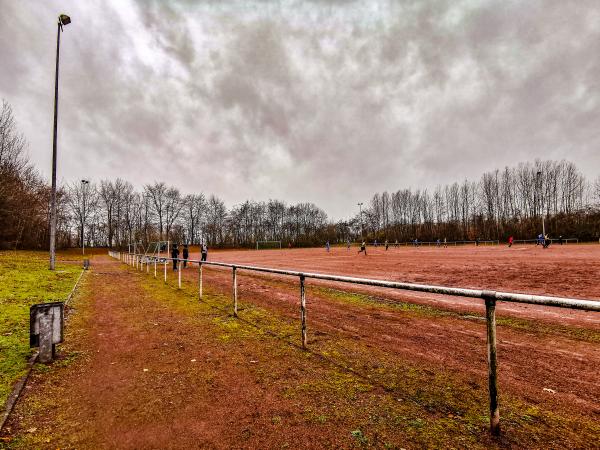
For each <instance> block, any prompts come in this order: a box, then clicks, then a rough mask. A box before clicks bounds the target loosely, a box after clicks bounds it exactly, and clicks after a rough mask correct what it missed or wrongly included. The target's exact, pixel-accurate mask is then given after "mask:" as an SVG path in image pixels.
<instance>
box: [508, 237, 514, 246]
mask: <svg viewBox="0 0 600 450" xmlns="http://www.w3.org/2000/svg"><path fill="white" fill-rule="evenodd" d="M513 240H514V239H513V237H512V236H509V237H508V248H511V247H512V245H513Z"/></svg>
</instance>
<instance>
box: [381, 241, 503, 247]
mask: <svg viewBox="0 0 600 450" xmlns="http://www.w3.org/2000/svg"><path fill="white" fill-rule="evenodd" d="M468 244H474V245H477V244H479V245H498V244H500V241H498V240H481V241H446V242H444V241H441V240H440V242H438V241H419V242H418V243H417V244H415V242H414V241H406V242H398V244H396V243H395V242H394V243H390V244H389V245H390V247H395V246H397V245H402V246H404V247H415V246H421V245H427V246H428V247H431V246H437V247H444V246H448V245H455V246H456V245H468ZM369 245H372V244H369ZM377 245H378V246H382V247H383V246H384V245H382V244H380V243H377Z"/></svg>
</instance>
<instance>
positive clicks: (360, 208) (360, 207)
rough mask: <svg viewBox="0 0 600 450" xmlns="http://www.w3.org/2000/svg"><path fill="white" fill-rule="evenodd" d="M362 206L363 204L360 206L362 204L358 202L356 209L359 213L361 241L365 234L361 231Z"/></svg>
mask: <svg viewBox="0 0 600 450" xmlns="http://www.w3.org/2000/svg"><path fill="white" fill-rule="evenodd" d="M362 205H363V204H362V202H360V203H359V204H358V209H359V211H360V238H361V239H363V238H364V235H365V232H364V230H363V220H362Z"/></svg>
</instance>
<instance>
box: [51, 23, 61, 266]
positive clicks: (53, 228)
mask: <svg viewBox="0 0 600 450" xmlns="http://www.w3.org/2000/svg"><path fill="white" fill-rule="evenodd" d="M61 29H62V25H61V23H60V19H59V21H58V25H57V34H56V75H55V78H54V132H53V133H54V134H53V136H52V191H51V193H50V270H54V267H55V262H56V221H57V219H56V132H57V127H58V60H59V56H60V32H61Z"/></svg>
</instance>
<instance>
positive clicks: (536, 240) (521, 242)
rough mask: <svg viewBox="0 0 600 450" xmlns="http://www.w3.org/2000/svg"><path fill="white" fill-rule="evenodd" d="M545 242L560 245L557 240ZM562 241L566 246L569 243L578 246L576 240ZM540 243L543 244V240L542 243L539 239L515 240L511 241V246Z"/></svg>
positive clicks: (565, 239) (577, 240) (566, 239)
mask: <svg viewBox="0 0 600 450" xmlns="http://www.w3.org/2000/svg"><path fill="white" fill-rule="evenodd" d="M546 240H547V241H550V242H551V243H552V244H554V243H555V242H558V243H559V244H560V241H561V240H560V239H559V238H548V239H546ZM562 241H563V243H565V244H568V243H569V242H571V243H574V244H579V239H578V238H563V239H562ZM540 242H543V239H542V241H540V240H539V239H515V240H514V241H513V244H535V243H540Z"/></svg>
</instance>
